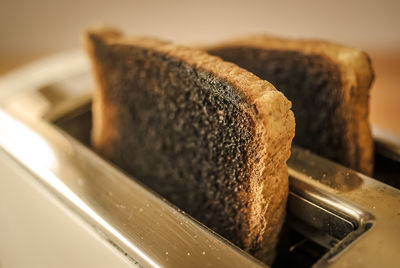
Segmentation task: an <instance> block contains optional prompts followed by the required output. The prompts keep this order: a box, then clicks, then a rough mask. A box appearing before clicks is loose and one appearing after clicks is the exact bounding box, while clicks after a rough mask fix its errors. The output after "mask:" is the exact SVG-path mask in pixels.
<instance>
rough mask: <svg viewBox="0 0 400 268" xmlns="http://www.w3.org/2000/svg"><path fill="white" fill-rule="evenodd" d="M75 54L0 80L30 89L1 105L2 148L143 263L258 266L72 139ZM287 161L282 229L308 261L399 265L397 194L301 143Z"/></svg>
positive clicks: (79, 88)
mask: <svg viewBox="0 0 400 268" xmlns="http://www.w3.org/2000/svg"><path fill="white" fill-rule="evenodd" d="M73 55H74V56H71V55H69V57H66V56H63V57H58V58H55V59H53V60H52V61H49V60H47V61H46V62H45V63H44V64H43V66H41V65H40V64H36V65H35V66H33V67H28V68H26V69H25V71H24V70H22V71H20V72H19V73H16V74H13V75H10V76H9V77H6V78H3V79H0V95H1V94H2V91H4V90H8V91H11V90H14V89H15V90H16V91H20V90H22V89H23V88H24V87H25V88H26V89H28V90H29V91H28V92H25V93H16V94H15V95H13V96H11V97H9V98H7V100H6V101H4V102H3V103H2V104H1V107H2V108H1V109H2V110H0V126H1V127H2V129H6V130H7V131H0V147H1V148H2V149H3V150H5V151H6V152H7V153H8V154H9V155H10V156H12V157H13V158H14V159H15V160H16V161H18V162H19V163H20V164H21V166H22V167H24V168H26V169H28V170H30V171H31V172H32V173H33V174H35V175H36V177H37V179H38V180H39V181H40V182H42V184H43V185H44V186H45V187H47V189H48V190H49V191H51V192H53V193H54V194H55V195H56V196H57V197H58V198H60V199H61V200H63V201H64V202H65V204H66V205H68V206H69V207H70V208H71V209H72V210H73V211H75V212H76V213H78V214H80V215H81V216H82V217H83V218H84V219H85V220H86V221H87V222H88V223H89V224H91V225H92V226H93V227H94V228H95V229H96V230H98V232H99V233H100V234H101V235H102V236H103V237H104V238H105V239H107V240H108V241H110V243H112V244H113V245H115V246H116V247H118V248H119V249H120V250H121V251H123V252H124V253H125V254H126V255H127V256H128V257H129V258H131V259H133V260H136V261H138V262H139V263H140V264H141V265H143V266H151V267H158V266H166V267H177V266H179V267H196V266H199V267H204V266H215V267H258V266H263V264H262V263H260V262H259V261H257V260H256V259H254V258H253V257H251V256H250V255H248V254H246V253H244V252H243V251H241V250H240V249H238V248H236V247H235V246H233V245H232V244H231V243H230V242H228V241H226V240H224V239H223V238H221V237H219V236H218V235H216V234H215V233H213V232H212V231H210V230H209V229H207V228H205V227H204V226H202V225H201V224H199V223H198V222H197V221H196V220H194V219H192V218H190V217H189V216H187V215H186V214H185V213H184V212H182V211H180V210H179V209H177V208H175V207H173V206H171V205H170V204H169V203H168V202H166V201H165V200H163V199H162V198H161V197H159V196H158V195H157V194H154V192H152V191H151V190H149V189H148V188H147V187H146V186H143V185H142V184H140V183H138V182H136V181H135V180H133V179H131V178H129V177H128V176H126V175H125V174H124V173H123V172H121V171H120V170H119V169H118V168H116V167H114V166H112V165H111V164H110V163H108V162H106V161H104V160H103V159H101V158H100V157H98V156H97V155H96V154H95V153H94V152H92V151H91V150H90V149H89V148H87V147H86V146H84V145H83V144H82V143H80V142H79V141H78V140H77V139H79V140H81V141H82V142H83V143H86V144H87V143H88V132H89V131H90V121H88V120H90V114H89V113H88V112H89V111H88V108H89V102H90V89H91V82H90V79H88V77H89V74H88V66H87V63H86V62H85V61H84V60H83V59H82V55H80V54H79V53H75V54H73ZM61 66H62V67H61ZM46 70H47V71H48V72H49V75H50V74H51V75H52V76H51V77H46V75H45V73H46ZM21 77H23V80H24V83H22V82H21V79H22V78H21ZM16 79H18V81H19V82H16V81H15V80H16ZM54 120H57V122H58V123H57V124H58V125H55V124H54ZM60 126H61V127H62V128H63V129H64V130H61V129H60V128H59V127H60ZM65 131H68V133H67V132H65ZM74 137H75V138H77V139H75V138H74ZM288 166H289V174H290V190H291V194H290V198H289V203H288V212H289V215H290V221H291V222H290V225H291V226H292V227H293V228H294V229H296V230H297V231H298V232H299V233H301V234H303V235H304V236H305V237H306V238H308V239H310V240H312V241H315V242H316V243H317V244H319V245H321V246H322V247H324V248H326V249H328V252H327V253H326V254H325V255H324V256H323V257H322V258H320V259H319V260H318V262H317V263H316V264H315V266H316V267H325V266H327V265H329V266H331V267H342V266H348V267H377V266H381V267H389V266H391V267H393V266H396V265H397V266H398V265H400V255H399V254H398V253H397V252H398V251H399V250H400V246H399V244H398V238H399V237H400V228H399V226H400V211H399V208H400V192H399V191H398V190H396V189H394V188H392V187H390V186H387V185H385V184H383V183H380V182H378V181H376V180H374V179H371V178H369V177H366V176H364V175H361V174H359V173H357V172H355V171H352V170H349V169H347V168H344V167H341V166H339V165H336V164H334V163H332V162H329V161H327V160H325V159H323V158H321V157H318V156H315V155H313V154H311V153H309V152H307V151H305V150H303V149H301V148H296V147H295V148H294V149H293V152H292V157H291V159H290V161H289V162H288ZM302 243H303V242H301V241H300V242H299V243H298V244H296V245H295V246H296V247H297V246H300V245H301V244H302ZM293 249H294V247H293Z"/></svg>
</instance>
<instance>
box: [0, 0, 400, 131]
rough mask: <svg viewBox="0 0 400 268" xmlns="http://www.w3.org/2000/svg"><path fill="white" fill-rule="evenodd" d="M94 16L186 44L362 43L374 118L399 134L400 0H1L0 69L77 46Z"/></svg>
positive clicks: (95, 21) (131, 31) (128, 29)
mask: <svg viewBox="0 0 400 268" xmlns="http://www.w3.org/2000/svg"><path fill="white" fill-rule="evenodd" d="M99 23H102V24H110V25H113V26H116V27H119V28H121V29H122V30H123V31H125V32H127V33H129V34H132V35H150V36H155V37H160V38H163V39H167V40H171V41H175V42H178V43H183V44H198V43H215V42H218V41H221V40H226V39H230V38H235V37H238V36H241V35H249V34H257V33H271V34H275V35H282V36H290V37H301V38H318V39H327V40H331V41H335V42H338V43H342V44H345V45H349V46H353V47H358V48H361V49H363V50H365V51H367V52H368V53H369V54H370V56H371V58H372V61H373V65H374V68H375V72H376V80H375V84H374V86H373V90H372V98H371V121H372V122H373V123H374V124H375V125H377V126H379V127H382V128H384V129H387V130H390V131H392V132H395V133H397V134H399V135H400V123H399V122H398V121H399V120H398V117H399V116H400V105H399V103H398V102H399V101H400V90H399V89H398V85H399V84H400V30H399V26H400V1H398V0H397V1H396V0H381V1H373V0H355V1H348V0H347V1H345V0H336V1H324V0H303V1H286V0H280V1H266V0H264V1H257V0H247V1H210V0H202V1H178V0H175V1H172V0H165V1H161V0H157V1H155V0H149V1H135V0H130V1H129V0H117V1H105V0H97V1H95V0H80V1H78V0H69V1H59V0H35V1H32V0H0V75H1V74H4V73H6V72H8V71H10V70H12V69H15V68H18V67H19V66H21V65H23V64H25V63H28V62H30V61H33V60H35V59H40V58H42V57H45V56H48V55H51V54H54V53H57V52H60V51H64V50H68V49H74V48H79V47H80V46H81V37H82V32H83V30H84V29H85V28H86V27H88V26H90V25H93V24H99Z"/></svg>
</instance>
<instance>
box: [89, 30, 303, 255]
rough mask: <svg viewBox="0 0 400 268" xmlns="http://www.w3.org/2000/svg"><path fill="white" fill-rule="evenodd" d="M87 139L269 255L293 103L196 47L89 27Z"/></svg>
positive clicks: (283, 195)
mask: <svg viewBox="0 0 400 268" xmlns="http://www.w3.org/2000/svg"><path fill="white" fill-rule="evenodd" d="M86 45H87V51H88V53H89V55H90V58H91V61H92V66H93V70H94V74H95V79H96V81H97V88H96V91H95V93H94V101H93V130H92V144H93V146H94V148H95V149H96V150H97V151H98V152H99V153H100V154H101V155H102V156H104V157H105V158H108V159H110V160H112V161H113V162H114V163H116V164H117V165H118V166H120V167H122V168H123V169H124V170H126V171H127V172H129V173H130V174H132V175H133V176H134V177H135V178H137V179H139V180H141V181H143V182H144V183H145V184H147V185H148V186H150V187H151V188H152V189H154V190H155V191H156V192H158V193H159V194H161V195H162V196H164V197H165V198H167V199H168V200H169V201H171V202H172V203H173V204H175V205H177V206H178V207H180V208H182V209H183V210H185V211H186V212H188V213H189V214H191V215H192V216H193V217H195V218H196V219H198V220H199V221H201V222H202V223H204V224H205V225H207V226H208V227H210V228H212V229H213V230H215V231H216V232H218V233H219V234H221V235H222V236H224V237H225V238H227V239H229V240H231V241H232V242H233V243H235V244H236V245H238V246H239V247H241V248H243V249H245V250H247V251H249V252H251V253H254V254H256V255H257V256H259V257H260V258H261V259H263V260H266V261H268V260H270V259H268V258H270V257H271V252H272V251H273V249H274V247H275V244H276V241H277V235H278V233H279V230H280V228H281V225H282V221H283V218H284V211H285V204H286V199H287V195H288V171H287V166H286V160H287V159H288V158H289V155H290V147H291V141H292V138H293V136H294V128H295V126H294V117H293V113H292V111H291V110H290V108H291V103H290V101H288V100H287V99H286V98H285V96H284V95H283V94H282V93H280V92H278V91H277V90H276V89H275V88H274V87H273V86H272V85H271V84H270V83H268V82H266V81H263V80H261V79H259V78H258V77H256V76H255V75H253V74H251V73H250V72H248V71H246V70H244V69H241V68H239V67H237V66H236V65H235V64H232V63H227V62H224V61H222V60H221V59H220V58H218V57H214V56H210V55H209V54H207V53H206V52H203V51H202V50H197V49H192V48H187V47H183V46H177V45H173V44H171V43H169V42H164V41H159V40H156V39H150V38H129V37H124V36H123V35H122V34H121V33H119V32H118V31H115V30H107V29H102V30H92V31H89V32H88V33H87V39H86Z"/></svg>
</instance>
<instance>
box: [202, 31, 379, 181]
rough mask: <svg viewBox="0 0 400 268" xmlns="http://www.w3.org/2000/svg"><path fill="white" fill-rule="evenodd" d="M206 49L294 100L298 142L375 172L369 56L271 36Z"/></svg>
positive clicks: (321, 44)
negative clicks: (369, 118)
mask: <svg viewBox="0 0 400 268" xmlns="http://www.w3.org/2000/svg"><path fill="white" fill-rule="evenodd" d="M206 50H207V51H208V52H209V53H210V54H213V55H216V56H219V57H221V58H222V59H224V60H226V61H230V62H233V63H236V64H237V65H239V66H240V67H242V68H245V69H247V70H249V71H250V72H253V73H254V74H256V75H257V76H259V77H260V78H262V79H265V80H268V81H269V82H271V83H272V84H273V85H274V86H276V88H277V89H278V90H280V91H281V92H283V93H284V95H285V96H286V97H287V98H288V99H289V100H290V101H292V103H293V112H294V114H295V116H296V137H295V139H294V141H293V142H294V144H297V145H300V146H302V147H305V148H307V149H310V150H311V151H313V152H315V153H317V154H319V155H322V156H324V157H326V158H329V159H331V160H333V161H336V162H338V163H341V164H343V165H345V166H348V167H350V168H353V169H355V170H358V171H361V172H363V173H365V174H368V175H371V174H372V171H373V140H372V136H371V130H370V125H369V121H368V110H369V109H368V106H369V92H370V87H371V84H372V81H373V79H374V73H373V69H372V66H371V61H370V59H369V57H368V55H367V54H366V53H364V52H363V51H360V50H358V49H354V48H350V47H346V46H342V45H338V44H334V43H329V42H325V41H318V40H315V41H313V40H294V39H284V38H277V37H272V36H267V35H260V36H253V37H245V38H242V39H238V40H235V41H231V42H226V43H222V44H220V45H216V46H214V47H208V48H206Z"/></svg>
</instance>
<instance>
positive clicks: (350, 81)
mask: <svg viewBox="0 0 400 268" xmlns="http://www.w3.org/2000/svg"><path fill="white" fill-rule="evenodd" d="M231 47H248V48H259V49H261V50H278V51H298V52H301V53H302V54H304V55H320V56H323V57H324V58H327V59H329V60H330V61H331V62H333V63H334V64H335V65H336V66H337V67H338V69H339V72H340V79H341V82H342V88H340V95H341V99H342V104H341V108H340V113H341V116H342V117H343V118H345V119H346V120H345V122H346V126H345V129H346V130H347V131H346V133H345V135H346V137H345V138H344V140H343V141H344V142H345V143H346V147H347V153H346V154H344V155H343V161H342V164H346V165H348V166H349V167H351V168H354V169H357V170H359V171H362V172H363V173H365V174H368V175H371V174H372V170H373V140H372V136H371V129H370V126H369V121H368V120H369V119H368V110H369V89H370V87H371V84H372V81H373V79H374V73H373V69H372V66H371V62H370V59H369V57H368V55H367V54H366V53H365V52H363V51H361V50H358V49H354V48H350V47H347V46H342V45H338V44H334V43H330V42H326V41H321V40H296V39H287V38H278V37H272V36H267V35H259V36H251V37H245V38H241V39H238V40H233V41H230V42H226V43H222V44H219V45H217V46H215V47H210V48H207V50H211V51H218V50H219V49H224V48H231ZM212 54H214V53H212ZM216 54H217V55H218V53H216ZM293 101H294V102H296V101H295V100H293Z"/></svg>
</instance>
